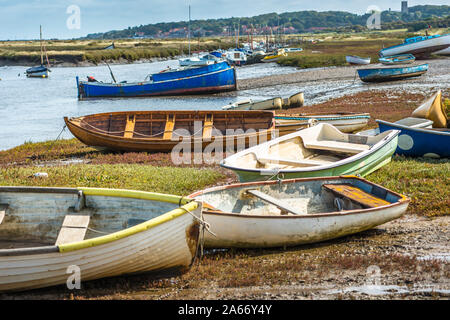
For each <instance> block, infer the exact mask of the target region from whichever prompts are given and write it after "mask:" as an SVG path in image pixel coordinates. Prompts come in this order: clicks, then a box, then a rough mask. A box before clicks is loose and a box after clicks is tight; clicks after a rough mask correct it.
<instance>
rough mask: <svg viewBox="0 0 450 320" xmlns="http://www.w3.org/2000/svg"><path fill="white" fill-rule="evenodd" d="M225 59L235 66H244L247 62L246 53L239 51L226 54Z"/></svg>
mask: <svg viewBox="0 0 450 320" xmlns="http://www.w3.org/2000/svg"><path fill="white" fill-rule="evenodd" d="M225 59H226V60H227V61H228V63H230V64H231V65H233V66H243V65H244V64H246V62H247V56H246V55H245V53H244V52H242V51H240V50H237V49H235V50H230V51H227V52H225Z"/></svg>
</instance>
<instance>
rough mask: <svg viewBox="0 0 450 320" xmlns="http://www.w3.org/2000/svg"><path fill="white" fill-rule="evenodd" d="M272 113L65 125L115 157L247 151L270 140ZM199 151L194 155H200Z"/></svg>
mask: <svg viewBox="0 0 450 320" xmlns="http://www.w3.org/2000/svg"><path fill="white" fill-rule="evenodd" d="M273 117H274V112H273V111H217V110H213V111H208V110H205V111H203V110H201V111H189V110H182V111H125V112H108V113H98V114H91V115H87V116H82V117H77V118H68V117H64V121H65V123H66V125H67V127H68V129H69V130H70V132H72V134H73V135H74V136H75V137H76V138H77V139H78V140H80V141H81V142H83V143H84V144H86V145H88V146H93V147H103V148H107V149H111V150H116V151H146V152H171V151H172V150H173V149H174V148H175V147H176V146H179V145H183V146H184V145H186V144H187V146H186V147H188V148H189V150H192V151H193V152H194V151H195V152H197V151H200V152H201V151H202V150H203V149H204V148H206V146H208V145H210V144H212V143H214V145H219V144H221V145H222V146H223V147H224V148H225V147H227V148H228V147H229V144H230V143H234V147H240V146H241V144H242V145H244V146H245V147H248V146H250V144H252V143H256V142H257V140H258V141H260V142H261V141H267V140H270V139H271V135H272V131H273V130H274V129H275V123H274V119H273ZM197 148H198V149H200V150H198V149H197Z"/></svg>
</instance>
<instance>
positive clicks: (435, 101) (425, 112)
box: [411, 90, 450, 128]
mask: <svg viewBox="0 0 450 320" xmlns="http://www.w3.org/2000/svg"><path fill="white" fill-rule="evenodd" d="M411 117H414V118H423V119H428V120H431V121H433V128H448V126H449V124H450V123H449V121H448V118H447V114H446V112H445V110H444V105H443V104H442V91H441V90H439V91H437V92H436V93H435V94H434V95H432V96H431V97H430V98H429V99H426V100H425V101H424V102H423V103H422V104H421V105H420V106H419V107H418V108H417V109H416V110H414V111H413V113H412V114H411Z"/></svg>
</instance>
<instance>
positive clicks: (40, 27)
mask: <svg viewBox="0 0 450 320" xmlns="http://www.w3.org/2000/svg"><path fill="white" fill-rule="evenodd" d="M39 32H40V35H39V38H40V44H41V65H43V64H44V52H43V51H42V26H41V25H40V26H39Z"/></svg>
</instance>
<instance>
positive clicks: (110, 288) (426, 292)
mask: <svg viewBox="0 0 450 320" xmlns="http://www.w3.org/2000/svg"><path fill="white" fill-rule="evenodd" d="M428 62H429V63H430V70H429V72H428V74H427V75H426V76H423V77H420V78H417V79H411V80H407V81H403V82H402V81H397V82H393V83H391V84H389V85H386V84H383V85H382V86H380V87H381V88H379V87H378V86H377V85H375V86H373V87H372V86H371V87H367V88H365V90H361V91H364V92H360V93H358V94H355V95H352V94H348V95H346V96H344V97H342V98H336V99H334V100H331V101H327V102H324V103H317V104H314V105H312V106H308V107H303V108H300V109H297V110H291V111H290V112H294V111H301V112H313V111H316V112H321V111H326V110H333V111H341V110H342V108H344V109H346V111H352V112H356V111H359V112H368V111H370V112H371V115H372V118H383V119H386V120H388V121H390V120H397V119H399V118H401V117H404V116H407V115H408V113H409V112H410V110H413V109H414V106H416V105H417V103H418V102H419V101H421V100H422V99H423V97H424V96H429V95H430V92H431V90H434V89H438V88H441V89H444V90H443V93H444V96H446V97H449V95H450V90H449V80H448V75H449V74H450V59H436V60H430V61H428ZM356 69H357V68H356V67H339V68H331V69H315V70H308V71H301V72H298V73H294V74H289V75H276V76H269V77H261V78H257V79H249V80H242V81H241V85H240V86H241V87H240V89H241V90H252V89H261V88H262V89H261V90H264V88H265V87H270V86H274V85H288V84H294V85H295V84H300V85H301V84H304V83H310V82H313V83H314V81H316V82H319V81H327V80H326V79H332V81H336V82H339V81H341V80H342V79H344V80H346V81H352V80H353V78H354V72H355V70H356ZM439 79H440V80H439ZM386 87H388V88H389V90H386V89H385V88H386ZM411 88H413V89H411ZM372 89H373V90H372ZM404 104H407V105H408V108H406V109H405V108H403V109H401V108H400V105H404ZM387 109H392V110H390V113H389V116H383V115H384V114H386V110H387ZM369 125H370V126H374V125H375V122H374V120H373V119H372V120H371V122H370V124H369ZM448 175H450V172H449V173H448ZM368 179H369V180H370V177H368ZM234 181H235V180H230V183H231V182H234ZM429 205H433V204H432V203H430V204H429ZM443 210H445V208H444V209H443ZM441 213H442V215H443V216H438V217H433V218H430V217H425V216H423V215H420V213H419V214H413V213H411V209H408V211H407V213H406V214H405V215H404V216H403V217H402V218H400V219H397V220H395V221H392V222H389V223H386V224H384V225H381V226H378V227H376V228H374V229H371V230H368V231H365V232H362V233H359V234H355V235H352V236H347V237H344V238H341V239H336V240H331V241H327V242H323V243H318V244H314V245H305V246H299V247H295V248H287V249H283V248H278V249H270V250H225V251H223V250H208V251H206V252H205V255H204V257H203V258H202V259H201V260H199V261H197V262H196V264H195V265H194V266H193V268H192V269H191V270H190V271H189V272H188V273H186V274H183V275H181V276H174V277H171V278H162V279H157V280H155V279H153V278H151V277H150V276H145V275H140V276H133V277H119V278H115V279H102V280H98V281H92V282H88V283H83V284H82V290H80V291H75V292H69V291H68V290H66V289H65V288H62V287H58V288H46V289H41V290H35V291H30V292H24V293H8V294H0V300H1V299H5V300H9V299H46V300H51V299H80V300H88V299H105V300H111V299H133V300H139V299H151V300H175V299H177V300H183V299H190V300H191V299H192V300H210V299H250V300H278V299H282V300H302V299H310V300H318V299H374V300H376V299H384V300H386V299H408V300H411V299H431V300H436V299H449V297H450V207H447V212H441ZM236 279H245V280H239V281H238V280H236Z"/></svg>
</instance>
